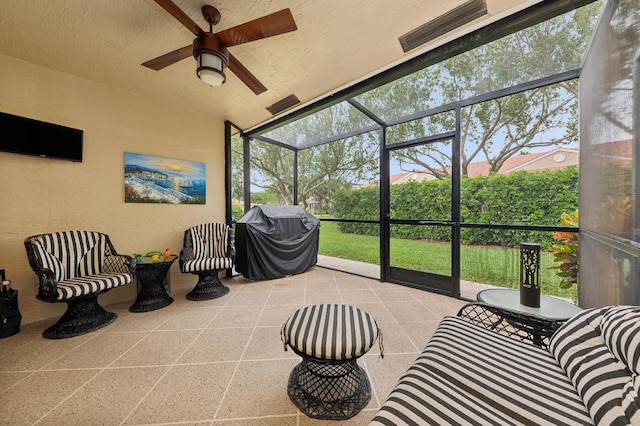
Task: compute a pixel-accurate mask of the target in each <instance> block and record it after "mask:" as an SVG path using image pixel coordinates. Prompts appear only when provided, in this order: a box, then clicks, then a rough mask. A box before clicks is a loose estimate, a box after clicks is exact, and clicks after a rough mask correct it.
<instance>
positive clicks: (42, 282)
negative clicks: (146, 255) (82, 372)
mask: <svg viewBox="0 0 640 426" xmlns="http://www.w3.org/2000/svg"><path fill="white" fill-rule="evenodd" d="M24 245H25V249H26V250H27V257H28V259H29V264H30V265H31V268H32V269H33V271H34V272H35V274H36V276H37V277H38V280H39V288H38V295H37V296H36V297H37V298H38V299H39V300H42V301H45V302H50V303H67V311H66V312H65V313H64V315H63V316H62V317H61V318H60V320H58V322H57V323H56V324H54V325H53V326H51V327H49V328H48V329H46V330H45V331H44V332H43V336H44V337H46V338H49V339H61V338H66V337H73V336H78V335H81V334H85V333H89V332H91V331H94V330H97V329H99V328H102V327H104V326H106V325H108V324H110V323H112V322H113V321H115V319H116V318H117V315H116V314H115V313H113V312H107V311H105V310H104V309H103V308H102V307H101V306H100V305H99V304H98V296H99V295H100V294H102V293H104V292H106V291H108V290H111V289H112V288H116V287H120V286H123V285H125V284H129V283H131V282H133V275H134V272H135V262H134V261H133V259H132V258H131V256H126V255H119V254H118V253H117V252H116V250H115V249H114V248H113V245H112V244H111V241H110V239H109V237H108V236H107V235H106V234H103V233H100V232H94V231H64V232H55V233H52V234H41V235H34V236H32V237H28V238H26V239H25V241H24Z"/></svg>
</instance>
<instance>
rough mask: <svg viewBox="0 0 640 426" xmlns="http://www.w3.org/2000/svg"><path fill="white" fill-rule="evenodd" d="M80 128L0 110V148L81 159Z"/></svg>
mask: <svg viewBox="0 0 640 426" xmlns="http://www.w3.org/2000/svg"><path fill="white" fill-rule="evenodd" d="M82 135H83V132H82V130H78V129H72V128H71V127H65V126H60V125H57V124H51V123H45V122H44V121H38V120H32V119H30V118H24V117H18V116H16V115H11V114H6V113H3V112H0V151H5V152H14V153H17V154H27V155H36V156H39V157H49V158H59V159H62V160H71V161H80V162H81V161H82Z"/></svg>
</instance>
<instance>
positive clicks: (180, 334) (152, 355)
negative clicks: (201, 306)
mask: <svg viewBox="0 0 640 426" xmlns="http://www.w3.org/2000/svg"><path fill="white" fill-rule="evenodd" d="M200 333H201V331H200V330H160V331H154V332H152V333H150V334H148V335H147V336H146V337H145V338H144V339H142V340H141V341H140V342H139V343H138V344H137V345H135V346H133V347H132V348H131V349H130V350H129V351H127V352H126V353H125V354H123V355H122V356H121V357H120V358H119V359H117V360H116V361H115V362H114V363H113V366H114V367H130V366H136V365H139V366H147V365H170V364H173V363H174V362H175V361H176V360H177V359H178V358H179V357H180V356H181V355H182V353H183V352H184V351H185V350H186V349H187V348H188V347H189V345H191V343H193V341H194V340H195V339H196V337H198V335H199V334H200Z"/></svg>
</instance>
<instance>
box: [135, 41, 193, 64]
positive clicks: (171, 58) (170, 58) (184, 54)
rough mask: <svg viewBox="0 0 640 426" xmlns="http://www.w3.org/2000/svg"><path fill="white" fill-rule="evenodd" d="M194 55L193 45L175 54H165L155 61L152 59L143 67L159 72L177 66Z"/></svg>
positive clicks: (175, 51) (182, 48)
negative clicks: (173, 65) (179, 62)
mask: <svg viewBox="0 0 640 426" xmlns="http://www.w3.org/2000/svg"><path fill="white" fill-rule="evenodd" d="M192 54H193V45H192V44H190V45H188V46H185V47H181V48H180V49H177V50H174V51H173V52H169V53H165V54H164V55H162V56H158V57H157V58H155V59H151V60H150V61H147V62H145V63H143V64H142V65H143V66H145V67H147V68H151V69H152V70H156V71H159V70H161V69H163V68H165V67H168V66H169V65H172V64H175V63H176V62H178V61H181V60H183V59H185V58H188V57H189V56H191V55H192Z"/></svg>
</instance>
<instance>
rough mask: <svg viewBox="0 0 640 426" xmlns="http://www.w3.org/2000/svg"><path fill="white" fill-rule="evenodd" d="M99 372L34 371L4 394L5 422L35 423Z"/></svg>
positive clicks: (0, 412) (0, 407) (0, 408)
mask: <svg viewBox="0 0 640 426" xmlns="http://www.w3.org/2000/svg"><path fill="white" fill-rule="evenodd" d="M99 371H100V370H65V371H40V372H37V373H34V374H32V375H31V376H29V377H27V378H26V379H24V380H22V381H20V382H19V383H17V384H16V385H14V386H12V387H11V388H9V389H8V390H6V391H5V392H3V393H2V395H0V400H1V401H2V403H0V419H1V421H2V423H3V424H6V425H12V426H20V425H31V424H33V423H35V422H36V421H38V420H39V419H40V418H41V417H43V416H45V415H46V414H48V413H49V412H50V411H51V410H53V409H54V408H55V407H56V406H57V405H58V404H59V403H61V402H62V401H64V400H65V399H66V398H68V397H69V396H70V395H71V394H72V393H73V392H75V390H76V389H78V388H79V387H80V386H82V385H84V384H85V383H87V382H88V381H89V380H91V378H93V377H94V376H95V375H96V374H98V373H99ZM76 424H78V423H76Z"/></svg>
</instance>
